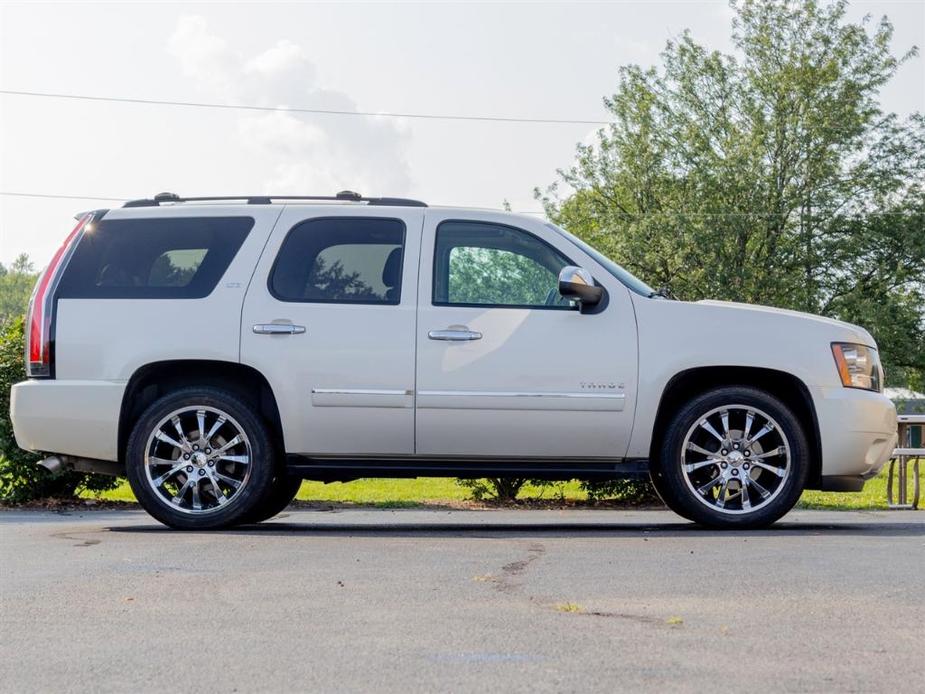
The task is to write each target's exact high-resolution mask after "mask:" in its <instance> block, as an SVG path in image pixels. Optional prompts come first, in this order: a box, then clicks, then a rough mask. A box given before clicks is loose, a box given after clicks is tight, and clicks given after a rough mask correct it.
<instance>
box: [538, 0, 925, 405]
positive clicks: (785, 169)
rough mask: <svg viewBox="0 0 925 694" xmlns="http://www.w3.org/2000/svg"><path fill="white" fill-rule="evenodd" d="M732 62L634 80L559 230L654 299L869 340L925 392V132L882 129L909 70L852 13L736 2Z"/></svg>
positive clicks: (574, 181) (583, 161) (624, 77)
mask: <svg viewBox="0 0 925 694" xmlns="http://www.w3.org/2000/svg"><path fill="white" fill-rule="evenodd" d="M733 8H734V10H735V13H736V17H735V21H734V24H733V43H734V46H735V48H736V53H735V55H724V54H722V53H719V52H717V51H710V50H708V49H707V48H706V47H704V46H701V45H700V44H698V43H696V42H695V40H694V39H693V38H692V37H691V36H690V34H687V33H685V34H683V35H682V36H681V38H680V39H678V40H677V41H672V42H669V43H668V44H667V46H666V48H665V50H664V52H663V53H662V65H661V66H660V67H659V68H650V69H643V68H641V67H639V66H635V65H630V66H626V67H624V68H623V69H622V70H621V72H620V83H619V87H618V89H617V92H616V94H614V95H613V96H612V97H610V98H607V99H605V105H606V107H607V108H608V110H609V111H610V113H611V117H612V123H611V124H610V125H609V126H608V127H607V128H604V129H601V130H600V131H599V132H598V135H597V141H596V143H595V144H593V145H588V146H579V148H578V152H577V159H576V162H575V164H574V165H573V166H572V167H571V168H569V169H568V170H564V171H560V178H561V180H560V183H564V184H565V185H566V186H568V187H569V188H570V189H571V191H570V194H568V195H566V196H565V197H564V198H562V197H560V195H559V189H558V184H554V185H553V186H551V187H550V188H549V189H548V190H547V193H546V195H545V196H544V195H543V194H541V193H540V192H539V191H537V196H538V197H541V198H542V199H543V201H544V204H545V206H546V210H547V213H548V214H549V215H550V217H551V218H552V219H553V220H554V221H556V222H557V223H559V224H561V225H563V226H565V227H567V228H568V229H569V230H570V231H572V232H573V233H575V234H577V235H579V236H581V237H582V238H584V239H585V240H586V241H588V242H589V243H591V244H593V245H595V246H596V247H598V248H599V249H600V250H601V251H603V252H604V253H606V254H608V255H610V256H611V257H613V258H615V259H617V260H619V261H620V262H621V263H623V264H624V265H626V267H627V268H628V269H630V270H631V271H633V272H635V273H637V274H639V275H640V276H641V277H642V278H643V279H645V280H647V281H648V282H649V283H650V284H652V285H654V286H661V285H669V286H671V287H672V289H673V290H674V292H675V293H676V294H677V295H679V296H681V297H682V298H684V299H689V300H698V299H701V298H708V297H709V298H720V299H727V300H733V301H746V302H755V303H762V304H769V305H773V306H780V307H785V308H792V309H797V310H802V311H808V312H812V313H821V314H823V315H828V316H833V317H836V318H841V319H844V320H849V321H852V322H856V323H860V324H861V325H864V326H865V327H867V328H868V329H869V330H870V331H871V333H872V334H873V335H874V337H875V339H877V341H878V344H879V345H880V347H881V352H882V358H883V361H884V364H885V368H886V370H887V380H888V382H889V383H892V384H908V385H910V386H912V387H921V385H922V383H923V378H925V314H923V309H922V306H923V303H925V234H923V231H922V230H923V228H925V117H923V116H922V114H914V115H913V116H911V117H910V118H908V119H907V120H905V121H900V119H899V118H897V117H896V116H895V115H894V114H887V113H883V112H882V111H881V109H880V105H879V101H878V98H879V90H880V88H881V87H882V86H883V85H884V84H886V83H887V82H888V81H889V80H890V78H891V77H892V76H893V75H894V74H895V72H896V70H897V68H898V67H899V65H900V64H901V63H902V62H903V61H904V60H906V59H907V58H909V57H910V56H912V55H914V53H915V49H913V50H912V51H909V52H908V53H906V54H905V55H904V56H902V57H898V58H897V57H894V56H893V55H892V54H891V53H890V50H889V44H890V40H891V38H892V35H893V28H892V26H891V25H890V23H889V22H888V21H887V20H886V18H884V19H883V20H881V21H880V22H879V23H876V24H873V25H871V24H870V23H869V21H868V20H865V21H864V22H862V23H861V24H850V23H846V22H845V21H844V19H845V3H844V2H836V3H834V4H825V5H823V4H820V3H817V2H814V1H812V0H806V1H804V2H793V3H781V2H758V1H756V0H745V1H744V2H741V3H733Z"/></svg>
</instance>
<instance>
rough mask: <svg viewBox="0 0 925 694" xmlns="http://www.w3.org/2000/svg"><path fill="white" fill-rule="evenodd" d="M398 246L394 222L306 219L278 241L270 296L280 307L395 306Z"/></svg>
mask: <svg viewBox="0 0 925 694" xmlns="http://www.w3.org/2000/svg"><path fill="white" fill-rule="evenodd" d="M404 244H405V225H404V224H403V223H402V222H401V221H400V220H397V219H376V218H372V217H363V218H329V219H310V220H308V221H305V222H302V223H300V224H298V225H296V226H295V227H293V229H292V231H290V232H289V235H288V236H286V240H285V241H283V245H282V248H280V250H279V256H278V257H277V259H276V265H275V266H274V268H273V272H272V274H271V276H270V291H271V292H272V293H273V295H274V296H275V297H276V298H278V299H281V300H283V301H307V302H312V303H352V304H397V303H398V302H399V301H400V299H401V274H402V273H401V271H402V255H403V253H404Z"/></svg>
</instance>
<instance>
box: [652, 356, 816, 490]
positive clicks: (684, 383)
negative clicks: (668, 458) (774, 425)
mask: <svg viewBox="0 0 925 694" xmlns="http://www.w3.org/2000/svg"><path fill="white" fill-rule="evenodd" d="M724 386H751V387H753V388H760V389H761V390H764V391H766V392H768V393H770V394H771V395H773V396H775V397H777V398H779V399H780V400H781V401H783V402H784V403H785V404H786V405H787V406H789V407H790V408H791V409H792V410H793V412H794V415H795V416H796V417H797V419H798V421H799V422H800V424H802V425H803V430H804V432H805V434H806V438H807V442H808V443H809V449H810V452H811V456H812V457H811V459H810V470H809V476H808V478H807V484H806V488H807V489H818V488H819V487H820V485H821V476H822V437H821V435H820V433H819V420H818V418H817V416H816V408H815V405H814V404H813V399H812V396H811V395H810V393H809V388H807V387H806V384H805V383H803V381H802V380H800V379H799V378H798V377H796V376H794V375H793V374H791V373H787V372H786V371H779V370H777V369H766V368H761V367H751V366H704V367H697V368H692V369H687V370H685V371H681V372H679V373H677V374H675V375H674V376H672V378H671V379H670V380H669V381H668V383H667V384H665V388H664V390H663V391H662V396H661V398H660V399H659V404H658V410H657V413H656V416H655V423H654V425H653V429H652V441H651V443H650V445H649V456H650V458H649V459H650V460H652V461H655V460H656V458H657V455H658V449H659V443H660V441H661V440H662V437H663V436H664V435H665V431H666V430H667V427H668V423H669V422H670V421H671V416H672V414H674V413H675V412H677V410H678V408H679V407H681V406H682V405H683V404H684V403H685V402H687V401H689V400H690V399H691V398H693V397H695V396H697V395H699V394H701V393H704V392H706V391H708V390H712V389H714V388H721V387H724Z"/></svg>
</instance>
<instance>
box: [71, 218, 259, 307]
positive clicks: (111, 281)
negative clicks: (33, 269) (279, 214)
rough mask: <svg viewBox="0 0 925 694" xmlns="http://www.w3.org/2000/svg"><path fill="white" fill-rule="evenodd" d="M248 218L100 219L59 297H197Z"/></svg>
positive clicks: (218, 272)
mask: <svg viewBox="0 0 925 694" xmlns="http://www.w3.org/2000/svg"><path fill="white" fill-rule="evenodd" d="M253 226H254V220H253V219H252V218H251V217H189V218H174V217H166V218H158V219H113V220H106V219H105V218H104V219H103V220H102V221H101V222H99V224H98V225H97V227H96V228H95V229H93V230H92V231H88V232H86V233H85V234H84V235H83V238H82V239H81V240H80V244H79V245H78V246H77V249H76V250H75V251H74V257H73V258H71V261H70V263H68V266H67V270H66V272H65V273H64V277H62V279H61V286H60V288H59V294H58V295H59V296H60V297H62V298H72V299H77V298H100V299H196V298H202V297H204V296H208V294H209V293H211V292H212V290H213V289H214V288H215V285H216V284H217V283H218V281H219V280H220V279H221V277H222V275H223V274H225V270H227V269H228V265H229V264H230V263H231V261H232V259H233V258H234V256H235V254H236V253H237V252H238V249H239V248H240V247H241V244H242V243H243V242H244V239H245V238H246V237H247V234H248V232H249V231H250V230H251V227H253Z"/></svg>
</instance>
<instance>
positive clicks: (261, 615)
mask: <svg viewBox="0 0 925 694" xmlns="http://www.w3.org/2000/svg"><path fill="white" fill-rule="evenodd" d="M667 689H670V690H672V691H706V690H710V691H713V692H724V691H730V692H732V691H738V692H740V691H743V690H757V691H762V690H764V691H796V692H805V691H820V692H842V691H845V692H847V691H863V692H895V691H922V690H923V689H925V512H921V511H919V512H913V511H909V512H890V513H888V512H857V513H837V512H821V511H796V512H793V513H791V514H790V515H788V516H787V517H786V518H785V519H784V521H782V522H781V523H779V524H778V525H777V526H775V527H774V528H773V529H770V530H765V531H754V532H717V531H706V530H701V529H698V528H696V527H695V526H692V525H690V524H688V523H685V522H681V521H680V520H679V519H678V517H677V516H674V515H672V514H670V513H668V512H662V511H604V510H566V511H527V510H518V511H507V510H498V511H460V510H440V509H429V510H394V511H393V510H334V511H330V510H329V511H291V512H289V513H288V514H287V515H283V516H280V517H278V518H277V519H275V520H273V521H271V522H268V523H264V524H262V525H260V526H251V527H247V528H242V529H238V530H235V531H229V532H220V533H183V532H176V531H169V530H166V529H165V528H163V527H162V526H160V525H158V524H156V523H155V522H153V521H152V520H151V519H150V518H149V517H148V516H146V515H145V514H144V513H142V512H140V511H139V512H135V511H88V512H72V513H53V512H37V511H5V512H0V691H4V692H72V691H73V692H78V691H79V692H86V691H100V692H129V691H131V692H153V691H157V692H163V691H172V692H192V691H216V692H217V691H222V692H231V691H237V692H301V691H320V692H335V691H336V692H339V691H348V692H409V691H410V692H445V691H472V692H475V691H479V692H484V691H515V692H527V691H530V692H533V691H576V692H577V691H582V692H587V691H608V692H613V691H656V690H658V691H664V690H667Z"/></svg>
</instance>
